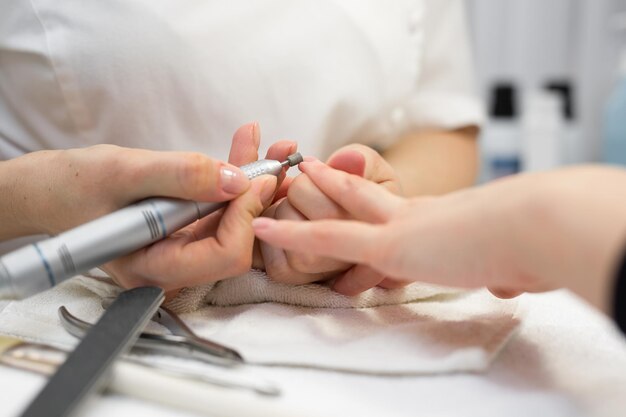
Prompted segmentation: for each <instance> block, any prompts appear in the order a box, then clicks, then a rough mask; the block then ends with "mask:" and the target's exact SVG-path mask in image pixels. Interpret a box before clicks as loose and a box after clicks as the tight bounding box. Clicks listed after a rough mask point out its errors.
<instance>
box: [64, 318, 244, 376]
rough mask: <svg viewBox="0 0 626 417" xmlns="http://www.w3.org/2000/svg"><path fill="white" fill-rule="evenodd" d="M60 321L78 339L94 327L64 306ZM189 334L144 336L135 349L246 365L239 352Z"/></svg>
mask: <svg viewBox="0 0 626 417" xmlns="http://www.w3.org/2000/svg"><path fill="white" fill-rule="evenodd" d="M162 312H164V310H163V308H161V316H163V313H162ZM159 314H160V313H159V311H157V313H156V314H155V316H158V315H159ZM166 314H167V313H166ZM59 317H60V319H61V325H62V326H63V328H65V330H66V331H67V332H68V333H69V334H71V335H73V336H75V337H79V338H81V337H83V336H84V335H85V333H87V332H88V331H89V329H90V328H91V327H92V325H91V324H90V323H87V322H86V321H83V320H81V319H79V318H78V317H76V316H74V315H72V314H71V313H70V312H69V311H68V310H67V309H66V308H65V307H64V306H62V307H60V308H59ZM170 318H171V317H170ZM181 323H182V322H181ZM182 324H183V326H184V327H185V328H187V326H186V325H185V324H184V323H182ZM187 329H188V328H187ZM188 330H189V333H187V332H184V334H182V335H177V334H172V335H169V334H153V333H146V332H143V333H141V334H140V335H139V337H138V338H137V340H136V341H135V344H134V346H133V348H134V349H145V350H147V351H149V352H150V353H160V354H164V355H172V356H176V357H182V358H187V359H195V360H200V361H203V362H207V363H210V364H213V365H221V366H229V367H232V366H237V365H240V364H242V363H243V362H244V361H243V358H242V357H241V355H239V353H237V352H236V351H235V350H233V349H231V348H228V347H226V346H223V345H220V344H217V343H215V342H211V341H209V340H205V339H202V338H199V337H198V336H196V335H195V334H194V333H193V332H192V331H191V330H190V329H188Z"/></svg>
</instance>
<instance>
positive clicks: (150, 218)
mask: <svg viewBox="0 0 626 417" xmlns="http://www.w3.org/2000/svg"><path fill="white" fill-rule="evenodd" d="M300 162H302V155H300V154H299V153H295V154H293V155H290V156H288V157H287V160H285V161H282V162H281V161H273V160H268V159H263V160H260V161H256V162H253V163H251V164H248V165H244V166H242V167H241V170H242V171H243V172H244V173H245V174H246V175H247V176H248V178H250V179H253V178H256V177H259V176H261V175H280V174H281V173H282V172H283V171H284V170H285V168H288V167H291V166H294V165H297V164H299V163H300ZM226 204H227V203H226V202H213V203H207V202H195V201H187V200H178V199H174V198H149V199H147V200H143V201H140V202H138V203H137V204H133V205H131V206H128V207H125V208H123V209H120V210H117V211H115V212H113V213H110V214H107V215H106V216H103V217H100V218H98V219H95V220H92V221H90V222H88V223H85V224H83V225H80V226H78V227H75V228H73V229H70V230H68V231H66V232H63V233H61V234H59V235H58V236H55V237H52V238H50V239H46V240H43V241H40V242H37V243H34V244H32V245H28V246H25V247H23V248H21V249H18V250H15V251H13V252H10V253H8V254H6V255H4V256H2V257H0V298H24V297H27V296H29V295H32V294H35V293H37V292H40V291H44V290H46V289H48V288H50V287H53V286H55V285H57V284H58V283H59V282H62V281H64V280H66V279H68V278H70V277H72V276H74V275H78V274H81V273H83V272H86V271H88V270H90V269H92V268H96V267H98V266H100V265H102V264H104V263H107V262H109V261H112V260H113V259H115V258H118V257H120V256H124V255H127V254H129V253H132V252H134V251H136V250H138V249H141V248H143V247H145V246H148V245H150V244H152V243H155V242H157V241H159V240H161V239H164V238H166V237H167V236H169V235H170V234H172V233H174V232H175V231H177V230H179V229H181V228H183V227H185V226H187V225H189V224H191V223H193V222H195V221H196V220H198V219H200V218H202V217H204V216H207V215H208V214H210V213H213V212H215V211H216V210H219V209H220V208H222V207H224V206H225V205H226Z"/></svg>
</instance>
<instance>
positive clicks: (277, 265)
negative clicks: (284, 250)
mask: <svg viewBox="0 0 626 417" xmlns="http://www.w3.org/2000/svg"><path fill="white" fill-rule="evenodd" d="M265 272H266V273H267V276H268V277H269V278H270V279H271V280H272V281H275V282H280V283H282V284H289V283H290V281H291V280H290V278H291V276H292V273H291V272H292V271H291V270H290V269H289V268H288V267H287V265H286V263H284V262H278V261H276V260H271V261H269V262H268V263H266V265H265Z"/></svg>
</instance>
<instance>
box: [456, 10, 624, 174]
mask: <svg viewBox="0 0 626 417" xmlns="http://www.w3.org/2000/svg"><path fill="white" fill-rule="evenodd" d="M467 2H468V14H469V18H470V22H471V28H472V37H473V41H474V50H475V56H476V67H477V70H478V76H479V82H480V83H479V87H480V92H481V94H482V95H483V96H484V99H485V103H487V109H488V114H489V120H488V123H487V124H486V126H485V129H484V131H483V133H482V141H481V147H482V151H481V152H482V158H483V164H482V165H483V172H482V175H481V179H482V180H483V181H484V180H488V179H493V178H497V177H499V176H502V175H506V174H510V173H513V172H517V171H520V170H521V171H534V170H543V169H549V168H553V167H555V166H561V165H565V164H571V163H581V162H592V161H594V162H600V161H602V162H610V163H619V164H625V165H626V0H593V1H590V0H549V1H546V0H467Z"/></svg>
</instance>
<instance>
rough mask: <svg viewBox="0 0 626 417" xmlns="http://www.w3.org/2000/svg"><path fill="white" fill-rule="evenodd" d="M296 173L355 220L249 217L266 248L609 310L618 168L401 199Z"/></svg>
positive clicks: (619, 206) (616, 249)
mask: <svg viewBox="0 0 626 417" xmlns="http://www.w3.org/2000/svg"><path fill="white" fill-rule="evenodd" d="M300 169H301V170H302V171H303V172H304V174H306V175H307V176H308V178H309V179H310V180H311V181H312V182H313V183H314V184H315V185H316V186H317V187H318V188H319V189H320V190H321V191H322V192H323V193H324V194H325V195H326V196H328V197H329V198H330V199H332V200H333V201H334V202H336V203H337V204H338V205H339V206H340V207H341V208H342V209H343V210H345V211H346V212H347V213H349V214H350V216H351V217H353V218H354V220H320V221H310V222H298V221H296V222H294V221H276V220H272V219H269V218H259V219H256V220H255V221H254V223H253V224H254V228H255V232H256V235H257V236H258V237H259V238H260V239H262V240H264V241H265V242H267V243H268V244H270V245H272V246H275V247H280V248H285V249H287V250H289V251H294V252H301V253H306V254H309V255H318V256H324V257H331V258H333V259H336V260H340V261H343V262H349V263H356V264H359V265H363V266H365V267H368V268H371V269H373V270H375V271H378V272H379V273H380V274H382V275H384V276H386V277H389V278H394V279H397V280H401V281H402V280H406V281H424V282H430V283H434V284H441V285H448V286H457V287H464V288H477V287H483V286H486V287H488V288H490V289H491V290H492V292H493V293H494V294H496V295H498V296H501V297H512V296H515V295H517V294H519V293H521V292H540V291H546V290H551V289H555V288H561V287H566V288H570V289H572V290H573V291H575V292H576V293H578V294H579V295H581V296H582V297H584V298H586V299H587V300H588V301H590V302H591V303H592V304H594V305H596V306H598V307H600V308H605V307H606V305H607V294H608V293H609V292H610V290H609V289H607V288H608V286H609V283H610V282H611V279H612V276H613V274H614V272H615V268H616V263H617V260H618V259H619V257H620V256H621V254H622V251H623V246H624V240H625V238H626V215H624V211H623V207H625V206H626V193H624V192H623V190H624V189H626V172H625V171H623V170H617V169H609V168H601V167H582V168H574V169H567V170H562V171H556V172H552V173H541V174H533V175H521V176H516V177H512V178H508V179H504V180H501V181H498V182H495V183H492V184H489V185H487V186H484V187H480V188H475V189H470V190H466V191H460V192H456V193H453V194H449V195H446V196H443V197H432V198H412V199H405V198H402V197H399V196H397V195H395V194H393V193H391V192H389V191H387V190H385V189H384V188H381V187H379V186H377V185H376V184H373V183H372V182H370V181H366V180H364V179H363V178H360V177H359V176H356V175H350V174H347V173H345V172H341V171H339V170H335V169H332V168H331V167H329V166H327V165H325V164H323V163H321V162H319V161H311V162H305V163H302V164H300ZM351 279H355V280H359V279H360V278H359V277H358V276H354V277H352V278H351Z"/></svg>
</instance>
